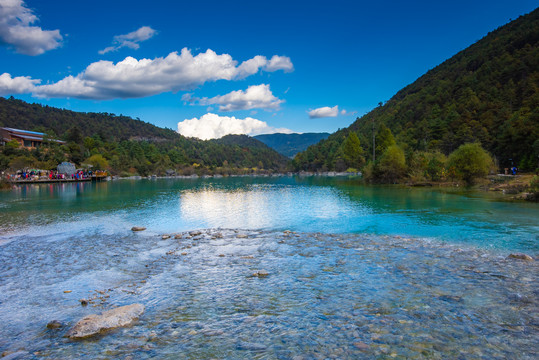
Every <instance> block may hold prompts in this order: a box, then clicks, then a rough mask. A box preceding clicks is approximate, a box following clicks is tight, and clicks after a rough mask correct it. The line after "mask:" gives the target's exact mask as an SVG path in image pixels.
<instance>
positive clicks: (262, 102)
mask: <svg viewBox="0 0 539 360" xmlns="http://www.w3.org/2000/svg"><path fill="white" fill-rule="evenodd" d="M182 100H184V101H189V102H191V103H198V104H199V105H219V111H237V110H251V109H273V110H278V109H279V106H280V104H282V103H283V102H284V100H281V99H278V98H277V97H275V96H274V95H273V93H272V92H271V90H270V87H269V85H266V84H261V85H252V86H249V87H248V88H247V90H245V91H243V90H237V91H232V92H230V93H228V94H226V95H220V96H215V97H212V98H207V97H204V98H196V97H192V96H191V95H190V94H185V95H184V96H182Z"/></svg>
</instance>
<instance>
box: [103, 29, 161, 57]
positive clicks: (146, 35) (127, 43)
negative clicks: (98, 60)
mask: <svg viewBox="0 0 539 360" xmlns="http://www.w3.org/2000/svg"><path fill="white" fill-rule="evenodd" d="M156 34H157V31H156V30H154V29H152V28H151V27H149V26H143V27H141V28H140V29H138V30H136V31H133V32H130V33H129V34H125V35H116V36H115V37H114V39H113V41H112V44H113V45H112V46H109V47H107V48H105V49H103V50H100V51H99V53H100V54H101V55H103V54H106V53H108V52H111V51H117V50H119V49H121V48H124V47H128V48H130V49H134V50H137V49H138V48H139V47H140V45H139V43H141V42H143V41H146V40H149V39H151V38H152V37H153V36H155V35H156Z"/></svg>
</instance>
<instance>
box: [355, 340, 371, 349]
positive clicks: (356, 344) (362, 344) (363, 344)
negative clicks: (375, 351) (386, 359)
mask: <svg viewBox="0 0 539 360" xmlns="http://www.w3.org/2000/svg"><path fill="white" fill-rule="evenodd" d="M354 346H355V347H357V348H358V349H359V350H367V349H368V348H369V345H367V344H365V343H364V342H361V341H357V342H355V343H354Z"/></svg>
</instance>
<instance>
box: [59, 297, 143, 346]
mask: <svg viewBox="0 0 539 360" xmlns="http://www.w3.org/2000/svg"><path fill="white" fill-rule="evenodd" d="M143 312H144V305H142V304H131V305H126V306H121V307H118V308H116V309H112V310H109V311H105V312H104V313H103V314H101V315H97V314H91V315H88V316H86V317H84V318H82V319H81V320H79V322H77V323H76V324H75V326H74V327H73V328H71V329H70V330H69V331H68V332H67V334H66V335H65V336H66V337H68V338H70V339H82V338H86V337H89V336H93V335H96V334H99V333H101V332H104V331H106V330H110V329H115V328H117V327H122V326H127V325H129V324H131V323H132V322H133V321H135V320H136V319H138V317H139V316H140V315H141V314H142V313H143Z"/></svg>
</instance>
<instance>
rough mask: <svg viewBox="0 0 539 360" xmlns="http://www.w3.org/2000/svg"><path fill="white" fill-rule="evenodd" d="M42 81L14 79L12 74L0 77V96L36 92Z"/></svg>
mask: <svg viewBox="0 0 539 360" xmlns="http://www.w3.org/2000/svg"><path fill="white" fill-rule="evenodd" d="M40 82H41V80H34V79H31V78H30V77H28V76H18V77H14V78H12V77H11V75H10V74H8V73H3V74H2V75H0V95H12V94H24V93H29V92H32V90H34V88H35V86H36V85H37V84H39V83H40Z"/></svg>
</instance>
